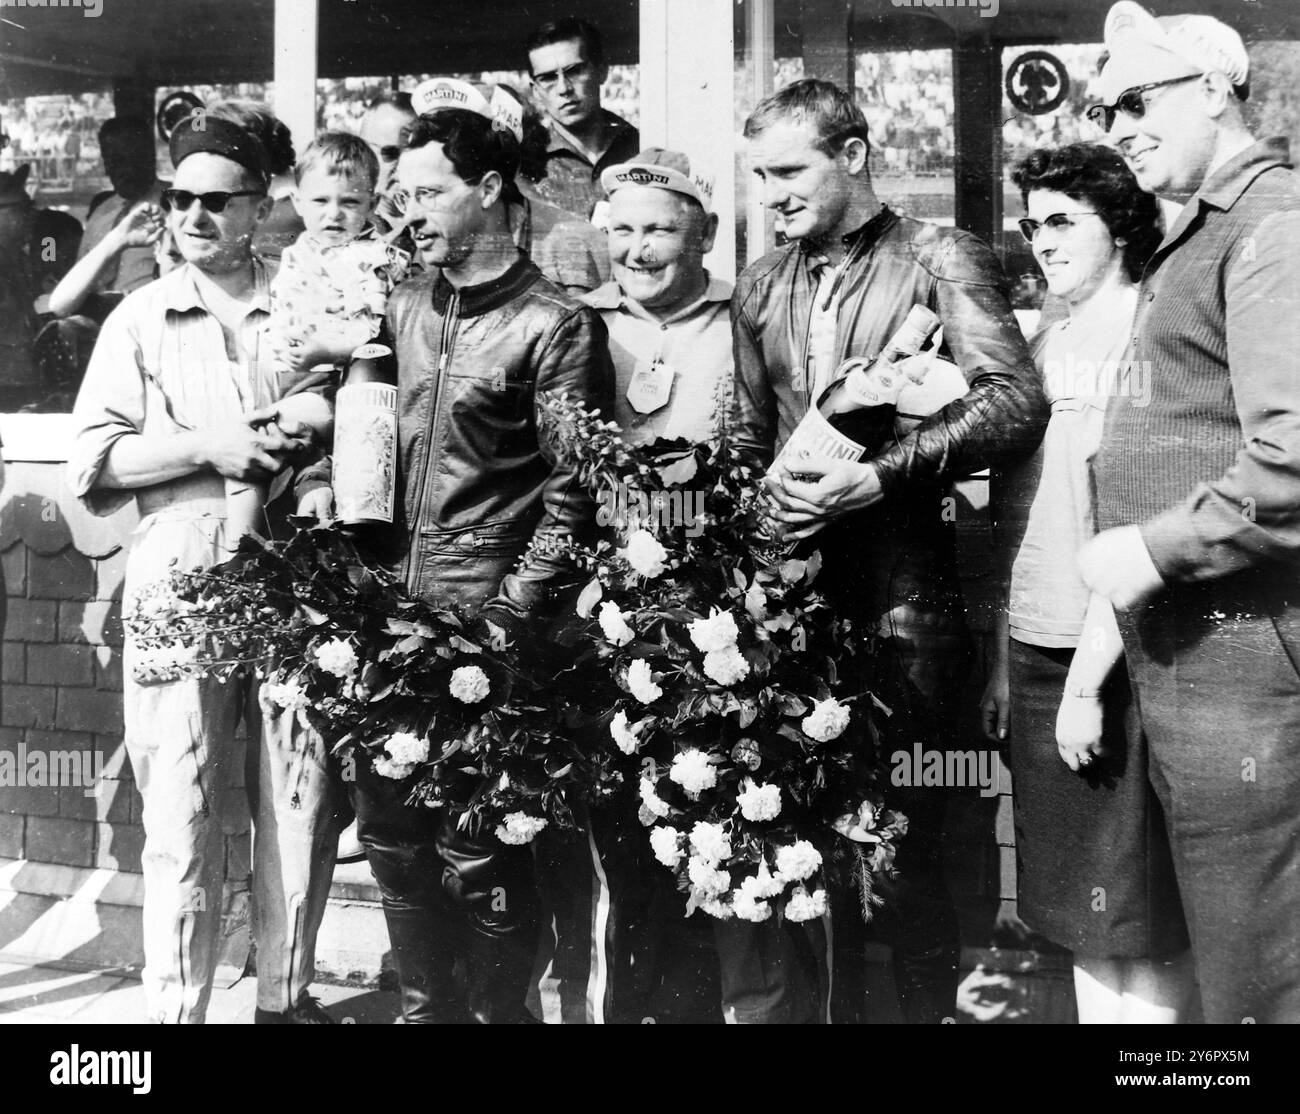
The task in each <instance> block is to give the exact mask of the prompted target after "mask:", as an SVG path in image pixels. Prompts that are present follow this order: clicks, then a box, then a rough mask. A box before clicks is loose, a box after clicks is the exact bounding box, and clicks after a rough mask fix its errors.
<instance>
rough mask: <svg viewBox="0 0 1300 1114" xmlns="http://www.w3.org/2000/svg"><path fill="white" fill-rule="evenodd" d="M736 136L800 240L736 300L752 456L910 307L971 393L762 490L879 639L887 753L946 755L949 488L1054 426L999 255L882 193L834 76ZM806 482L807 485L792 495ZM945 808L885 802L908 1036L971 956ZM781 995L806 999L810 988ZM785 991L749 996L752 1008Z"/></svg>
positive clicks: (851, 968)
mask: <svg viewBox="0 0 1300 1114" xmlns="http://www.w3.org/2000/svg"><path fill="white" fill-rule="evenodd" d="M745 135H746V137H747V138H748V139H749V140H750V141H751V149H750V154H751V156H752V161H753V168H754V172H755V173H756V174H757V176H758V177H759V179H760V181H761V183H762V186H763V188H764V189H765V191H766V200H767V204H768V206H769V207H770V208H772V209H774V210H775V211H776V212H777V214H778V215H779V216H780V218H781V220H782V221H783V223H784V230H785V234H786V235H787V236H788V237H789V238H790V239H791V240H792V241H794V242H793V243H792V244H790V245H788V246H786V247H784V248H781V249H778V250H777V251H775V252H772V253H770V254H768V255H766V256H764V257H763V258H762V259H760V260H759V261H758V262H756V263H754V264H753V265H751V266H750V267H749V268H747V269H746V271H745V272H744V274H743V275H742V276H741V278H740V281H739V282H738V283H737V287H736V294H735V297H734V298H733V300H732V310H731V314H732V324H733V328H734V332H735V346H736V397H737V411H738V412H737V434H738V437H739V439H740V441H741V443H742V444H744V445H747V446H748V447H749V448H751V449H752V450H753V451H754V452H755V453H757V454H758V455H759V456H760V457H762V458H764V459H771V458H772V456H773V455H774V453H775V452H778V451H779V450H780V449H781V447H782V446H783V445H784V444H785V442H786V441H787V440H788V439H789V437H790V434H791V432H792V431H793V430H794V427H795V426H796V425H797V424H798V423H799V420H800V419H801V418H802V417H803V416H804V414H805V413H807V411H808V409H809V407H810V405H811V404H812V400H813V399H815V398H816V397H817V396H818V395H819V394H820V393H821V391H822V390H823V389H824V388H825V386H826V385H827V384H829V383H831V382H833V381H834V380H835V379H836V378H838V376H839V374H840V373H841V370H842V365H843V362H844V361H845V360H846V359H847V358H849V357H854V356H871V355H874V354H876V353H878V352H880V351H881V349H882V348H884V346H885V344H886V342H887V341H888V340H889V339H890V337H891V336H892V335H893V334H894V332H895V331H896V330H897V329H898V327H899V326H900V325H901V324H902V322H903V320H904V318H905V317H906V315H907V312H908V310H910V309H911V307H912V306H913V305H916V304H920V305H924V306H927V307H928V308H930V309H931V310H933V311H934V312H935V313H936V314H938V316H939V318H940V321H941V323H942V325H943V335H944V345H945V348H946V349H947V351H948V352H949V353H950V354H951V356H952V357H953V359H954V361H955V362H956V364H957V365H958V367H959V368H960V369H961V372H962V374H963V376H964V378H965V380H966V384H967V390H966V393H965V394H964V395H963V396H962V397H960V398H957V399H956V400H955V401H952V402H950V403H948V404H947V405H946V406H943V407H942V408H940V409H939V410H938V411H937V412H936V413H934V414H932V415H930V416H929V417H928V418H926V419H925V420H924V421H923V422H922V423H921V424H920V425H919V427H917V428H915V429H914V430H913V431H912V432H911V433H909V434H908V435H907V436H905V437H903V438H901V439H896V441H895V443H894V444H892V445H890V446H889V447H888V448H887V449H885V450H884V451H882V452H881V453H879V454H878V455H877V456H875V457H874V458H872V459H870V460H867V461H862V462H832V461H817V460H803V461H801V462H800V463H799V466H798V471H799V473H800V478H799V479H796V478H795V477H794V476H792V475H791V473H790V472H789V471H788V470H787V469H785V468H783V467H782V468H778V469H777V470H776V471H775V472H774V474H773V476H772V477H771V478H770V480H769V487H770V492H771V495H772V498H773V502H774V509H773V517H774V519H775V520H776V522H777V524H778V526H779V527H780V529H781V530H782V532H783V535H784V537H785V538H786V539H788V540H791V541H793V540H801V539H804V538H809V537H812V536H813V535H817V537H816V543H817V545H818V546H819V547H820V548H821V550H822V553H823V556H824V558H825V568H824V572H823V574H822V576H823V581H822V583H823V586H824V587H825V589H826V590H827V591H828V592H829V593H830V595H831V598H832V599H833V601H834V602H835V603H836V605H837V606H838V607H839V608H840V609H841V611H842V612H843V613H847V614H848V615H850V616H852V617H853V618H855V619H857V620H858V621H859V622H860V623H861V624H863V626H864V627H865V628H867V629H871V630H875V631H876V632H877V634H878V635H879V636H880V642H879V645H878V648H877V653H876V655H875V661H874V663H873V665H872V674H871V676H870V677H868V678H866V679H865V683H868V684H870V685H871V686H872V687H873V688H874V689H875V691H876V692H877V693H878V694H879V695H880V696H881V697H882V698H883V699H884V701H885V702H886V703H888V704H890V705H891V706H892V708H893V710H894V716H893V717H892V718H891V727H892V729H893V730H894V731H896V732H897V734H896V735H895V736H894V738H895V740H896V743H897V744H899V745H901V744H904V743H906V745H909V746H910V745H911V744H912V743H913V742H915V741H919V742H921V743H923V745H924V746H926V747H933V748H937V749H942V748H945V747H952V746H953V745H954V743H957V742H958V733H957V727H958V708H957V700H956V698H957V697H958V695H959V693H960V691H961V689H962V685H963V681H964V679H965V675H966V671H967V669H968V666H969V658H970V637H969V634H968V631H967V627H966V621H965V614H964V607H963V604H962V598H961V592H960V586H959V583H958V579H957V569H956V560H955V555H954V547H953V525H952V521H951V520H952V517H953V516H952V514H951V513H947V512H949V511H950V509H951V506H952V504H951V503H947V504H945V501H944V496H945V492H946V490H947V487H948V485H949V484H951V482H952V481H954V480H956V479H960V478H962V477H963V476H966V475H969V474H970V473H972V472H974V471H977V470H978V469H981V468H985V467H989V466H991V465H998V464H1001V463H1003V462H1005V461H1008V460H1011V459H1013V458H1015V457H1017V456H1020V455H1022V454H1024V453H1027V452H1029V451H1030V450H1032V449H1033V447H1034V446H1035V445H1036V444H1037V443H1038V441H1039V440H1040V438H1041V437H1042V433H1043V429H1044V428H1045V425H1046V422H1047V416H1048V408H1047V403H1046V400H1045V399H1044V397H1043V393H1042V388H1041V386H1040V383H1039V379H1038V375H1037V373H1036V372H1035V370H1034V366H1033V363H1032V361H1031V358H1030V356H1029V352H1028V350H1027V349H1026V347H1025V343H1024V340H1023V338H1022V336H1021V334H1020V331H1019V329H1018V328H1017V326H1016V322H1015V318H1014V317H1013V316H1012V313H1011V308H1010V305H1009V303H1008V301H1007V291H1006V285H1005V280H1004V278H1003V276H1002V273H1001V271H1000V269H999V267H998V264H997V262H996V260H995V259H994V257H993V255H992V253H991V252H990V251H989V249H988V247H987V246H985V245H984V244H983V243H982V242H981V241H979V240H978V239H976V238H975V237H974V236H972V235H970V234H968V233H964V232H958V231H952V230H949V229H942V228H938V227H936V226H934V225H930V224H924V223H921V222H919V221H915V220H912V219H910V218H907V217H902V216H899V215H898V214H897V213H894V212H893V211H891V210H890V209H889V208H888V207H887V206H884V205H882V204H881V203H880V201H879V200H878V199H877V197H876V194H875V192H874V190H873V188H872V184H871V179H870V176H869V174H868V171H867V152H868V137H867V126H866V121H865V120H864V119H863V116H862V113H861V112H860V111H859V110H858V108H857V107H856V105H855V104H854V103H853V99H852V97H851V96H849V95H848V94H846V93H844V92H842V91H841V90H839V89H838V88H836V87H835V86H834V85H831V84H829V83H827V82H821V81H812V80H807V81H799V82H796V83H795V84H793V85H791V86H789V87H787V88H785V89H782V90H781V91H779V92H777V93H775V94H773V95H772V96H771V97H769V98H767V100H765V101H763V102H762V103H761V104H760V105H759V106H758V107H757V108H756V109H755V111H754V114H753V115H752V116H751V117H750V118H749V120H748V121H747V122H746V124H745ZM810 476H811V477H815V482H801V481H807V480H808V477H810ZM946 797H947V789H946V788H938V787H931V788H919V787H905V788H902V789H900V790H898V791H897V799H896V800H895V801H893V802H892V803H893V804H894V805H895V807H899V808H901V809H902V811H903V812H905V813H906V814H907V815H908V816H909V818H910V820H911V827H910V828H909V831H908V834H907V836H906V837H905V838H904V839H903V841H902V842H901V844H900V852H899V857H898V863H897V865H898V868H899V872H900V881H899V882H898V883H897V885H896V886H894V887H893V888H892V889H891V892H890V893H888V894H886V895H885V896H886V911H885V919H886V920H887V921H888V922H892V928H893V933H892V934H893V937H894V957H895V959H894V962H895V974H896V978H897V982H898V987H899V996H900V1001H901V1005H902V1009H903V1014H904V1017H905V1018H906V1019H907V1020H908V1021H910V1022H938V1021H941V1020H942V1019H943V1018H944V1017H946V1016H951V1015H952V1014H953V1013H954V1011H955V1008H956V1006H955V996H956V986H957V962H958V958H959V954H960V947H959V941H958V936H957V921H956V916H955V913H954V909H953V904H952V899H951V898H950V896H949V895H948V893H947V890H946V888H945V886H944V884H943V880H942V870H941V868H942V855H941V845H940V841H941V835H942V828H943V818H944V812H945V803H946ZM838 909H839V911H838V912H837V914H836V923H835V934H834V937H835V945H836V954H837V956H838V957H839V960H838V964H837V967H836V970H835V979H834V985H835V986H836V987H837V988H838V990H839V991H840V992H838V993H837V994H836V1003H835V1007H836V1012H837V1014H839V1015H841V1016H842V1019H844V1020H852V1019H853V1018H854V1017H855V1016H856V1015H857V1014H858V1013H859V1012H860V1010H861V1008H862V998H863V995H862V993H861V985H860V982H857V981H855V978H856V976H858V975H859V974H860V969H861V960H860V958H859V957H858V956H856V954H855V952H856V947H855V944H856V941H855V939H854V938H855V937H856V938H857V939H859V940H860V923H861V922H860V919H858V921H857V923H856V925H855V923H854V916H853V910H852V909H851V907H850V903H849V902H847V901H843V902H840V903H838ZM841 922H842V923H841ZM800 950H802V951H806V950H807V948H806V945H804V944H799V945H795V944H792V945H791V954H792V955H795V954H798V953H799V952H800ZM788 966H793V965H788ZM754 969H755V970H756V971H759V970H767V969H768V968H767V967H766V965H763V964H755V966H754ZM789 994H790V995H791V996H795V997H800V998H806V997H807V994H806V988H801V987H799V986H793V987H791V988H790V990H789ZM781 997H782V994H781V993H777V992H775V991H774V989H773V988H772V987H770V986H767V987H759V986H756V987H755V988H754V1002H755V1003H756V1011H757V1013H763V1014H766V1013H767V1012H768V1011H769V1010H770V1009H771V1008H773V1003H774V1002H775V1001H776V1000H777V999H779V998H781ZM841 1003H842V1006H841ZM762 1019H763V1018H761V1017H758V1016H755V1017H754V1018H753V1020H762Z"/></svg>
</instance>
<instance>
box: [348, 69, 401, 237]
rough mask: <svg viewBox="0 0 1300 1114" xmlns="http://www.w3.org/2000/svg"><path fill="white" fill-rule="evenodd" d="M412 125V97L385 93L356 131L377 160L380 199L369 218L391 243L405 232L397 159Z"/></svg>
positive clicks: (373, 103) (368, 110) (371, 104)
mask: <svg viewBox="0 0 1300 1114" xmlns="http://www.w3.org/2000/svg"><path fill="white" fill-rule="evenodd" d="M413 123H415V109H414V108H412V107H411V94H410V93H385V94H384V95H383V96H381V97H377V98H375V100H373V101H371V102H370V105H369V107H368V108H367V109H366V114H365V115H364V116H363V117H361V127H360V128H359V129H358V131H357V134H358V135H360V136H361V138H362V139H364V140H365V141H366V143H367V144H369V146H370V149H371V150H372V151H374V153H375V158H377V159H378V160H379V184H378V185H377V186H376V187H375V190H376V193H377V194H378V197H379V200H378V202H377V203H376V205H375V211H374V212H373V213H371V215H370V219H371V220H372V221H373V222H374V225H375V227H376V228H377V229H379V234H380V235H381V236H383V238H384V239H385V240H388V241H389V242H390V243H391V242H392V241H394V240H396V239H398V238H399V237H401V236H402V233H403V232H404V231H405V230H406V218H405V217H404V216H403V214H402V197H401V195H400V194H399V193H398V192H397V158H398V156H399V155H400V154H401V153H402V144H403V143H404V142H405V139H406V134H407V132H409V131H410V128H411V125H412V124H413ZM406 240H407V242H404V243H403V244H402V245H401V246H402V247H403V248H407V249H409V248H410V247H411V245H410V243H409V237H407V238H406Z"/></svg>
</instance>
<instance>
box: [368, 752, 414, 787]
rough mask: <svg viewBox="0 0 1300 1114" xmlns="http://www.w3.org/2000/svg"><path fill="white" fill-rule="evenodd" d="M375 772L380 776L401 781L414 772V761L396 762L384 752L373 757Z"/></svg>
mask: <svg viewBox="0 0 1300 1114" xmlns="http://www.w3.org/2000/svg"><path fill="white" fill-rule="evenodd" d="M374 767H375V773H377V774H378V775H379V776H380V777H389V778H392V779H393V780H394V781H401V780H402V779H403V778H407V777H410V776H411V775H412V774H413V773H415V763H414V762H398V761H396V760H395V759H392V758H389V757H388V755H386V754H377V755H375V758H374Z"/></svg>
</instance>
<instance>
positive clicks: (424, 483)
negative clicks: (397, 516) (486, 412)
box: [407, 291, 460, 583]
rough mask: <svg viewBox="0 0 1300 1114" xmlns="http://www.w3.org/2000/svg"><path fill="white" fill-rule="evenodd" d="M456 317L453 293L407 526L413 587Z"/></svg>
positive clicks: (457, 310)
mask: <svg viewBox="0 0 1300 1114" xmlns="http://www.w3.org/2000/svg"><path fill="white" fill-rule="evenodd" d="M459 314H460V292H459V291H453V292H452V295H451V297H450V298H449V299H448V300H447V311H446V313H445V314H444V315H443V318H442V332H441V335H440V336H439V338H438V348H439V352H438V371H437V375H438V379H437V382H436V383H435V384H434V388H433V401H432V402H431V403H430V404H429V421H428V424H427V425H426V426H425V429H424V439H425V446H426V448H425V451H424V467H423V468H422V469H421V470H420V483H419V487H418V488H417V490H416V493H415V503H414V504H413V506H412V511H413V517H412V520H411V522H410V523H409V529H410V531H411V543H410V549H409V550H408V557H407V561H408V564H409V574H408V583H414V580H415V578H418V577H419V575H420V567H419V561H420V546H421V542H420V538H421V530H420V521H421V518H422V517H423V512H424V492H425V489H426V488H427V487H428V483H429V474H430V473H431V472H432V471H433V470H434V466H435V465H436V463H437V459H438V457H439V456H440V455H441V452H440V449H441V445H440V441H436V440H435V438H434V434H435V432H436V431H437V429H438V424H439V423H438V419H439V417H440V414H441V410H442V396H443V387H444V383H445V380H446V377H447V369H448V368H449V367H450V366H451V353H452V348H453V346H454V345H455V341H456V321H457V318H458V316H459Z"/></svg>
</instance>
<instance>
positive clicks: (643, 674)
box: [627, 658, 664, 704]
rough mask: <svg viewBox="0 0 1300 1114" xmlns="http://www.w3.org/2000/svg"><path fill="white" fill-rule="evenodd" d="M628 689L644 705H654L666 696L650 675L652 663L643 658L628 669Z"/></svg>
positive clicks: (638, 659)
mask: <svg viewBox="0 0 1300 1114" xmlns="http://www.w3.org/2000/svg"><path fill="white" fill-rule="evenodd" d="M627 687H628V689H629V690H630V691H631V693H632V695H633V696H635V697H636V698H637V699H638V700H639V701H641V703H642V704H653V703H654V702H655V701H656V700H658V699H659V698H660V697H661V696H663V694H664V690H663V689H661V688H660V687H659V686H658V685H657V684H655V680H654V677H653V676H652V675H651V673H650V663H649V662H648V661H645V660H644V659H643V658H637V659H636V661H634V662H633V663H632V664H631V665H629V666H628V667H627Z"/></svg>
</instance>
